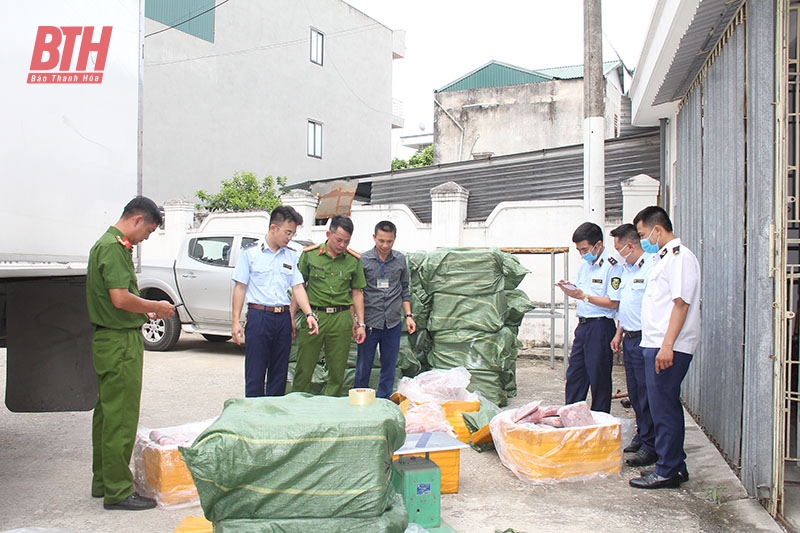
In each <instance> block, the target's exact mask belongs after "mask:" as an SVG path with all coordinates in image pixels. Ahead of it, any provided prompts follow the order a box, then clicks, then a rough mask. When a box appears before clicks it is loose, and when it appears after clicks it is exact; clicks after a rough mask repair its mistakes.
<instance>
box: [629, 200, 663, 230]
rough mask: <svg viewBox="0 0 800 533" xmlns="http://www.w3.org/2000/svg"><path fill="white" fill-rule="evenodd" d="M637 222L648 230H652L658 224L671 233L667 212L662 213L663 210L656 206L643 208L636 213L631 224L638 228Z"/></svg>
mask: <svg viewBox="0 0 800 533" xmlns="http://www.w3.org/2000/svg"><path fill="white" fill-rule="evenodd" d="M639 222H641V223H642V224H644V225H645V226H647V227H649V228H652V227H653V226H655V225H656V224H658V225H659V226H661V227H662V228H664V229H665V230H667V231H668V232H670V233H672V222H671V221H670V219H669V215H667V212H666V211H664V209H663V208H661V207H659V206H657V205H651V206H649V207H645V208H644V209H642V210H641V211H639V212H638V213H636V216H635V217H633V223H634V225H636V226H638V225H639Z"/></svg>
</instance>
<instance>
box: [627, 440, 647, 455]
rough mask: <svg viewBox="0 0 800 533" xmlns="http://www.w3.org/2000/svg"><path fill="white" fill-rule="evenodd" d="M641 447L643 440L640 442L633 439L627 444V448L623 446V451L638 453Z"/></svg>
mask: <svg viewBox="0 0 800 533" xmlns="http://www.w3.org/2000/svg"><path fill="white" fill-rule="evenodd" d="M641 447H642V443H641V442H639V441H638V440H632V441H631V443H630V444H628V445H627V446H625V448H623V450H622V451H623V452H625V453H636V452H638V451H639V448H641Z"/></svg>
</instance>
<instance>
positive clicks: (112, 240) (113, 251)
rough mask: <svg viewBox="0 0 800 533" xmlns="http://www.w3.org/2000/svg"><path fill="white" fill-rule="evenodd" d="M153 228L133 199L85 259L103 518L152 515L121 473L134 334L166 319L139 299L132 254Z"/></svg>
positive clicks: (149, 208) (137, 372)
mask: <svg viewBox="0 0 800 533" xmlns="http://www.w3.org/2000/svg"><path fill="white" fill-rule="evenodd" d="M160 225H161V213H160V211H159V210H158V206H156V204H155V203H153V201H152V200H150V199H149V198H145V197H143V196H137V197H136V198H134V199H133V200H131V201H130V202H129V203H128V205H126V206H125V209H124V210H123V212H122V216H121V217H120V219H119V220H118V221H117V223H116V224H114V225H113V226H111V227H109V228H108V230H106V232H105V234H103V236H102V237H100V239H98V241H97V242H96V243H95V244H94V246H93V247H92V250H91V252H89V264H88V267H87V272H86V303H87V306H88V309H89V320H90V321H91V323H92V325H93V326H94V335H93V336H92V356H93V359H94V369H95V373H96V374H97V393H98V397H97V403H96V404H95V407H94V416H93V418H92V496H94V497H95V498H103V507H105V508H106V509H108V510H125V511H136V510H141V509H152V508H153V507H155V506H156V502H155V501H154V500H152V499H150V498H145V497H143V496H140V495H139V494H138V493H136V492H135V491H134V490H133V475H132V474H131V470H130V468H129V466H128V464H129V463H130V460H131V453H132V452H133V443H134V440H135V438H136V428H137V426H138V424H139V400H140V398H141V393H142V364H143V363H142V356H143V352H144V346H143V343H142V334H141V331H140V329H139V328H140V327H141V326H142V324H144V323H145V322H146V321H147V320H148V317H149V318H163V319H167V318H170V317H171V316H172V315H173V314H174V313H175V308H174V307H173V306H172V304H171V303H169V302H167V301H153V300H145V299H143V298H141V297H140V296H139V288H138V286H137V281H136V272H135V270H134V267H133V259H132V247H133V246H135V245H137V244H139V243H140V242H142V241H144V240H146V239H147V238H148V237H149V236H150V234H151V233H152V232H153V231H155V229H156V228H157V227H158V226H160Z"/></svg>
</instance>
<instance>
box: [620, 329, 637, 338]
mask: <svg viewBox="0 0 800 533" xmlns="http://www.w3.org/2000/svg"><path fill="white" fill-rule="evenodd" d="M622 336H623V337H626V338H628V339H636V338H638V337H641V336H642V330H639V331H625V330H624V329H623V330H622Z"/></svg>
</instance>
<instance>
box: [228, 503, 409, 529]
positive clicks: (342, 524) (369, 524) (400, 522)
mask: <svg viewBox="0 0 800 533" xmlns="http://www.w3.org/2000/svg"><path fill="white" fill-rule="evenodd" d="M406 527H408V512H407V511H406V508H405V506H404V505H403V498H402V497H401V496H400V495H399V494H397V493H395V494H394V495H393V496H392V506H391V507H390V508H389V509H387V510H386V512H385V513H383V514H382V515H380V516H376V517H370V518H283V519H268V520H263V519H249V520H248V519H228V520H221V521H219V522H215V523H214V533H308V532H313V533H364V532H367V531H368V532H369V533H396V532H400V531H404V530H405V529H406Z"/></svg>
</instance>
